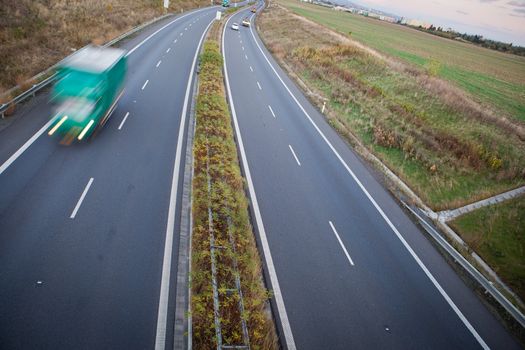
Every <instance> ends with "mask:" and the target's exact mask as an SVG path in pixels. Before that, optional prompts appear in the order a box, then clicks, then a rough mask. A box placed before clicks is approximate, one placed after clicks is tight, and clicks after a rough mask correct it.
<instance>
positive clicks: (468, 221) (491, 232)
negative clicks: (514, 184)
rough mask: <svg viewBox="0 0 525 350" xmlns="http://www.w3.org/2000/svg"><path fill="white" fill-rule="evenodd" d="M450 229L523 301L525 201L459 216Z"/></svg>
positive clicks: (509, 202) (512, 201)
mask: <svg viewBox="0 0 525 350" xmlns="http://www.w3.org/2000/svg"><path fill="white" fill-rule="evenodd" d="M452 227H453V228H454V229H455V230H457V231H458V232H459V233H460V234H461V237H463V239H464V240H465V241H466V242H467V243H468V244H469V246H470V247H471V248H473V249H474V250H475V251H476V252H477V253H478V254H479V255H480V256H481V257H482V258H483V260H485V261H486V262H487V263H488V264H489V265H491V266H492V267H494V268H495V269H496V272H497V273H498V275H499V276H500V277H501V278H503V280H504V281H505V282H506V283H508V284H509V285H510V286H511V287H512V288H513V289H514V291H515V292H516V293H517V294H518V295H519V296H520V297H521V299H522V300H525V197H523V196H522V197H519V198H516V199H513V200H510V201H508V202H505V203H502V204H498V205H494V206H490V207H486V208H482V209H478V210H476V211H474V212H472V213H469V214H466V215H463V216H460V217H459V218H457V219H456V220H454V221H453V222H452Z"/></svg>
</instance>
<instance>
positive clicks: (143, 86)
mask: <svg viewBox="0 0 525 350" xmlns="http://www.w3.org/2000/svg"><path fill="white" fill-rule="evenodd" d="M148 83H149V80H146V82H145V83H144V85H142V90H144V88H145V87H146V85H148Z"/></svg>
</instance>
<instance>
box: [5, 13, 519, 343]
mask: <svg viewBox="0 0 525 350" xmlns="http://www.w3.org/2000/svg"><path fill="white" fill-rule="evenodd" d="M215 12H216V8H207V9H202V10H197V11H192V12H189V13H187V14H184V15H179V16H178V17H177V18H173V17H171V18H167V19H164V20H163V21H161V22H159V23H156V24H155V25H152V26H150V27H148V28H147V29H145V30H143V31H141V32H140V34H138V35H137V36H135V37H134V38H133V39H130V40H128V41H127V42H125V43H124V44H123V45H122V47H124V48H126V49H128V50H130V51H129V52H130V55H129V57H128V78H127V81H126V90H125V93H124V96H123V98H122V100H121V101H120V103H119V105H118V107H117V109H116V110H115V112H114V113H113V115H112V117H111V119H110V120H109V122H108V123H107V124H106V126H105V128H104V129H102V131H101V132H100V133H99V134H98V135H97V136H96V137H95V138H94V139H93V140H91V141H89V142H86V143H81V144H74V145H71V146H69V147H65V146H62V145H60V144H59V143H58V142H57V140H56V139H53V138H49V137H47V135H46V134H45V133H44V132H43V131H45V125H46V123H48V121H49V117H50V116H51V114H52V108H51V105H50V104H49V103H48V96H47V95H46V94H41V95H39V96H37V97H36V98H35V99H33V100H32V101H30V102H28V103H27V104H25V105H24V106H22V108H21V109H20V111H19V112H17V119H16V120H15V121H14V122H13V123H12V124H11V125H10V126H9V127H7V128H5V129H4V130H2V131H0V314H1V316H0V349H152V348H155V347H156V348H158V349H164V348H166V349H169V348H171V346H172V343H173V341H172V340H173V323H174V304H175V303H174V293H173V291H174V290H175V283H176V278H175V273H174V272H175V271H176V270H177V266H176V262H177V249H178V247H177V242H178V232H177V228H178V227H179V216H180V195H181V191H180V188H181V180H182V176H181V172H182V168H183V166H182V165H183V164H181V159H183V157H181V155H182V154H184V152H185V148H184V147H185V146H184V145H185V142H184V139H185V137H186V135H185V132H186V130H187V129H186V128H187V119H186V118H187V112H188V104H189V103H190V102H191V101H190V100H191V94H190V91H191V88H192V82H193V72H194V71H195V66H194V64H195V58H196V53H197V50H198V48H199V45H200V43H201V40H202V38H203V34H204V33H205V31H206V29H207V28H208V26H209V24H210V23H211V22H212V20H213V18H214V17H215ZM249 16H252V14H251V13H250V12H249V11H248V10H244V11H241V12H240V13H238V14H236V15H234V16H233V17H232V19H231V20H230V21H229V23H228V26H227V27H226V28H225V37H224V51H225V68H226V73H227V80H228V89H229V91H228V92H229V96H230V98H231V99H232V100H231V102H232V111H234V112H235V113H234V120H235V126H236V129H237V137H238V140H239V141H240V146H239V149H240V151H241V156H242V157H241V158H242V161H243V167H244V171H245V173H246V176H247V180H248V187H249V189H250V195H251V200H252V210H253V214H254V218H255V221H254V224H255V227H256V229H257V232H258V237H259V239H258V241H259V244H260V247H261V249H262V252H263V254H262V256H263V258H264V262H265V265H266V273H267V277H268V282H269V283H270V284H271V286H270V287H271V288H272V289H273V290H274V293H275V297H274V299H273V300H274V301H273V306H274V310H275V311H276V320H277V323H278V327H279V329H280V331H281V334H282V335H283V339H282V343H283V345H284V346H285V347H288V348H289V349H294V348H299V349H349V348H367V349H370V348H374V349H375V348H402V349H409V348H411V349H421V348H425V349H426V348H440V349H443V348H447V349H448V348H461V349H469V348H480V347H484V346H485V347H491V348H494V349H497V348H501V349H513V348H518V344H517V343H516V342H515V340H514V339H513V338H512V337H511V336H510V335H509V334H508V333H507V331H506V330H505V329H504V328H503V326H502V325H501V324H500V322H499V321H498V320H497V319H496V318H495V317H494V316H493V315H492V314H491V313H490V312H489V310H488V309H487V308H486V307H485V306H484V305H483V303H482V302H481V300H480V299H479V298H478V297H477V296H476V295H475V294H474V293H473V292H472V290H471V289H470V288H469V287H467V286H466V285H465V284H464V282H463V281H462V280H461V279H460V278H459V277H458V276H457V275H456V273H455V272H454V271H453V270H452V269H451V267H450V266H449V265H448V264H447V263H446V261H445V260H444V259H443V257H442V256H441V255H440V254H439V253H438V252H437V251H436V249H435V248H434V247H433V246H432V245H431V243H430V242H429V241H428V239H427V238H426V237H425V236H424V235H423V233H422V232H421V231H420V229H419V228H418V227H417V226H415V225H414V224H413V223H412V221H411V220H410V218H409V217H408V216H407V215H406V213H405V212H404V211H403V210H401V208H400V207H399V205H398V204H397V203H396V202H395V200H394V199H393V198H392V197H391V196H390V194H389V193H388V192H387V191H386V190H385V189H384V187H383V186H382V185H381V184H380V183H379V182H378V180H377V179H376V178H375V177H374V175H373V172H372V171H371V170H370V169H369V168H368V167H367V166H366V165H365V164H363V163H362V162H361V161H360V160H359V158H358V157H357V156H356V155H355V154H354V153H353V152H352V151H351V150H350V149H349V148H348V146H347V145H346V144H345V143H344V142H343V141H342V140H341V139H340V138H339V137H338V136H337V135H336V134H335V133H334V131H333V130H332V129H331V128H330V127H329V126H328V125H327V124H326V122H325V121H324V119H323V117H322V116H321V115H320V114H319V113H318V112H317V110H316V109H315V108H313V107H312V106H311V105H310V103H309V102H308V101H307V100H306V99H305V98H304V96H303V95H302V94H301V92H300V91H299V90H298V89H297V88H296V87H295V85H294V84H293V83H292V82H291V81H290V80H289V79H288V78H287V77H286V75H285V74H284V73H283V72H282V70H281V69H280V68H279V67H278V65H277V64H276V63H275V62H274V60H273V59H272V58H271V56H270V55H269V53H268V52H267V51H266V49H265V48H264V46H263V44H262V42H261V41H260V40H259V39H258V36H257V33H256V32H255V31H254V30H253V26H252V28H246V27H241V28H240V30H239V31H234V30H231V29H230V27H229V26H230V25H231V23H232V22H237V23H241V21H242V18H244V17H249Z"/></svg>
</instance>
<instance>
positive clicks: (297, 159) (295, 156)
mask: <svg viewBox="0 0 525 350" xmlns="http://www.w3.org/2000/svg"><path fill="white" fill-rule="evenodd" d="M288 147H290V151H292V154H293V157H294V158H295V161H296V162H297V165H299V166H301V162H300V161H299V158H297V155H296V154H295V152H294V150H293V148H292V145H288Z"/></svg>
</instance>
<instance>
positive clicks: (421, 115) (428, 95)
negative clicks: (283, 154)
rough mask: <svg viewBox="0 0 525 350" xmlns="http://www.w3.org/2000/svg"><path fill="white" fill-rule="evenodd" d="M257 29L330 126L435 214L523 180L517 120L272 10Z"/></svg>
mask: <svg viewBox="0 0 525 350" xmlns="http://www.w3.org/2000/svg"><path fill="white" fill-rule="evenodd" d="M258 24H259V25H260V28H259V31H260V33H261V36H262V38H263V40H264V41H265V43H266V45H267V47H268V48H269V49H270V51H271V52H272V53H273V55H274V56H275V57H276V58H277V59H278V61H279V62H280V64H281V65H283V67H284V68H285V69H287V71H288V72H289V73H291V75H292V76H293V77H296V78H298V79H296V80H298V81H299V82H300V85H302V86H303V88H304V87H306V89H305V90H307V91H311V93H309V94H310V96H311V97H312V96H314V97H313V98H312V99H313V100H314V102H316V103H317V104H318V105H319V104H322V99H323V98H325V99H327V100H328V102H329V103H328V105H327V106H328V107H329V108H328V110H327V116H328V118H329V119H330V120H331V123H332V125H334V126H336V127H337V128H338V129H339V131H341V132H342V133H343V134H345V135H348V133H352V134H353V137H354V138H355V139H357V140H358V141H359V142H360V143H362V144H364V145H365V146H366V147H367V148H368V149H369V150H371V151H372V152H373V153H374V154H376V155H377V156H378V157H379V158H381V159H382V160H383V161H384V162H385V163H386V164H387V165H388V166H389V167H390V168H391V169H392V170H393V171H394V172H395V173H397V174H398V175H399V176H400V177H401V178H403V179H404V180H405V181H406V182H407V183H408V184H409V185H410V186H411V187H412V189H413V190H415V191H416V192H417V193H418V194H419V195H420V196H421V197H422V199H423V200H424V201H426V202H427V203H428V204H429V205H430V206H431V207H433V208H434V209H437V210H441V209H445V208H450V207H454V206H456V205H464V204H466V203H469V202H470V201H474V200H478V199H482V198H484V197H486V196H490V195H492V194H495V193H498V192H500V191H502V190H506V189H510V188H513V187H516V186H518V185H520V184H523V183H524V182H525V152H524V149H525V142H524V141H525V132H524V129H523V127H522V125H521V124H520V123H519V122H515V121H510V120H508V119H506V118H504V117H496V116H495V114H493V113H492V112H490V111H489V110H486V109H485V107H484V106H481V105H479V104H478V103H476V102H474V101H473V100H471V99H470V98H469V96H467V95H466V94H465V93H464V92H462V91H460V90H459V89H457V88H456V87H454V86H453V85H452V84H450V83H447V82H445V81H443V80H440V79H437V78H435V77H434V76H433V75H432V71H431V70H428V71H425V70H421V69H417V68H414V67H412V66H409V65H407V64H404V63H403V62H400V61H397V60H395V59H393V58H391V57H384V56H383V55H381V54H380V53H378V52H376V51H374V50H372V49H369V48H366V47H364V46H363V45H362V44H359V43H355V42H353V41H352V40H350V39H348V38H347V37H345V36H343V35H341V34H339V33H336V32H333V31H331V30H329V29H327V28H325V27H323V26H320V25H318V24H316V23H313V22H311V21H309V20H306V19H304V18H301V17H300V16H297V15H294V14H292V13H291V12H289V11H288V10H286V9H284V8H282V7H280V6H278V5H277V6H276V5H273V6H271V7H270V8H269V9H267V10H266V11H264V12H263V14H262V15H261V16H260V17H259V18H258ZM316 96H321V98H317V97H316ZM319 102H321V103H319ZM335 121H336V122H335ZM350 139H352V137H350Z"/></svg>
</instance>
